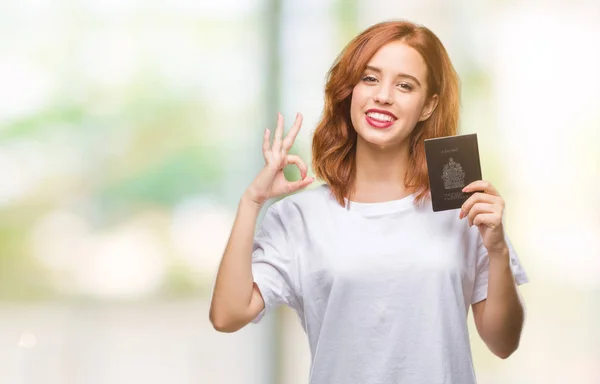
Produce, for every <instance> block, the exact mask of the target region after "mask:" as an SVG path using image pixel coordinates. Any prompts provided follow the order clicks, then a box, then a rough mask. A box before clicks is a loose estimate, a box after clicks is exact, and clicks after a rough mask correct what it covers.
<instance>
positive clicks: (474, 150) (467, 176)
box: [425, 133, 481, 212]
mask: <svg viewBox="0 0 600 384" xmlns="http://www.w3.org/2000/svg"><path fill="white" fill-rule="evenodd" d="M425 157H426V159H427V172H428V174H429V185H430V189H431V203H432V206H433V211H434V212H439V211H447V210H449V209H457V208H460V207H461V206H462V205H463V203H464V202H465V201H466V200H467V199H468V198H469V197H470V196H471V195H472V194H473V193H475V192H469V193H465V192H463V191H462V189H463V188H464V187H465V186H467V185H469V184H470V183H472V182H473V181H476V180H481V164H480V161H479V148H478V146H477V134H476V133H472V134H466V135H456V136H446V137H437V138H433V139H426V140H425Z"/></svg>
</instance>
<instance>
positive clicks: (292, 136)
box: [283, 113, 302, 153]
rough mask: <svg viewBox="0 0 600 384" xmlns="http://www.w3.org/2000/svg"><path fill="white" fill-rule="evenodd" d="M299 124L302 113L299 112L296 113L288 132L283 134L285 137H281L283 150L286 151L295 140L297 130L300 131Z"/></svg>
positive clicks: (300, 124) (300, 123)
mask: <svg viewBox="0 0 600 384" xmlns="http://www.w3.org/2000/svg"><path fill="white" fill-rule="evenodd" d="M301 126H302V115H301V114H300V113H298V114H297V115H296V120H295V121H294V125H292V128H291V129H290V131H289V132H288V134H287V135H286V136H285V139H283V150H284V151H285V153H288V151H289V150H290V148H292V145H293V144H294V141H295V140H296V136H298V132H300V127H301Z"/></svg>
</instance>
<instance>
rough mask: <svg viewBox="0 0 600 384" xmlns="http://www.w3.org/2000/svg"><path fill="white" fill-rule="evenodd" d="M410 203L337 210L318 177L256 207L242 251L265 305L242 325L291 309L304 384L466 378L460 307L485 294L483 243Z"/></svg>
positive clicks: (468, 382) (522, 277) (521, 278)
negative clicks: (247, 251)
mask: <svg viewBox="0 0 600 384" xmlns="http://www.w3.org/2000/svg"><path fill="white" fill-rule="evenodd" d="M413 201H414V195H410V196H408V197H405V198H403V199H400V200H394V201H389V202H383V203H356V202H350V204H349V205H347V207H343V206H341V205H340V204H339V203H338V202H337V201H336V200H335V198H334V197H333V196H332V195H331V193H330V190H329V187H328V186H327V185H322V186H319V187H317V188H315V189H312V190H305V191H302V192H300V193H297V194H295V195H292V196H288V197H286V198H284V199H282V200H280V201H278V202H277V203H275V204H273V205H272V206H270V207H269V208H268V209H267V212H266V213H265V216H264V219H263V221H262V223H261V225H260V227H259V231H258V232H257V234H256V237H255V242H254V251H253V254H252V273H253V276H254V281H255V282H256V284H257V285H258V287H259V289H260V291H261V294H262V296H263V298H264V301H265V309H264V310H263V311H262V312H261V313H260V314H259V315H258V316H257V317H256V318H255V319H254V320H253V322H254V323H258V322H259V321H260V319H261V318H262V317H263V315H264V314H265V312H267V311H269V310H270V309H272V308H274V307H276V306H278V305H280V304H286V305H288V306H289V307H291V308H293V309H294V310H295V311H296V313H297V314H298V316H299V318H300V321H301V322H302V326H303V328H304V330H305V331H306V334H307V335H308V340H309V345H310V350H311V356H312V363H311V371H310V383H311V384H396V383H402V384H442V383H444V384H456V383H460V384H472V383H475V382H476V380H475V374H474V371H473V363H472V357H471V348H470V345H469V335H468V329H467V315H468V311H469V306H470V305H471V304H474V303H477V302H479V301H481V300H484V299H485V298H486V297H487V283H488V270H489V259H488V256H487V250H486V248H485V246H483V242H482V237H481V235H480V234H479V231H478V229H477V227H476V226H473V227H469V225H468V221H467V220H468V219H466V218H465V219H462V220H460V219H459V218H458V210H450V211H443V212H433V211H432V208H431V202H426V203H425V204H424V205H421V206H415V205H414V204H413ZM507 242H508V244H509V248H510V259H511V260H510V265H511V268H512V271H513V274H514V277H515V280H516V282H517V284H521V283H525V282H527V281H528V279H527V275H526V273H525V271H524V270H523V268H522V267H521V265H520V263H519V260H518V258H517V254H516V253H515V251H514V249H513V247H512V245H511V244H510V241H509V240H508V238H507Z"/></svg>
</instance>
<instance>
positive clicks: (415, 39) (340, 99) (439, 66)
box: [312, 21, 459, 206]
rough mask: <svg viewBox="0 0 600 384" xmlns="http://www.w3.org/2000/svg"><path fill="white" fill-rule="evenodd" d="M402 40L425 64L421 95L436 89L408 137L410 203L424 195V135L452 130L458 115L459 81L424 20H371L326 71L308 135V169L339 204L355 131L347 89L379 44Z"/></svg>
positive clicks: (352, 168) (347, 185)
mask: <svg viewBox="0 0 600 384" xmlns="http://www.w3.org/2000/svg"><path fill="white" fill-rule="evenodd" d="M395 41H402V42H403V43H405V44H407V45H408V46H410V47H412V48H413V49H415V50H416V51H417V52H419V53H420V54H421V56H422V57H423V59H424V61H425V63H426V64H427V89H428V95H427V97H431V96H433V95H435V94H437V95H438V104H437V107H436V108H435V110H434V112H433V114H432V115H431V116H430V117H429V118H428V119H427V120H425V121H420V122H418V123H417V125H416V126H415V128H414V129H413V131H412V132H411V134H410V136H409V137H408V139H409V140H410V151H409V166H408V171H407V173H406V177H405V180H404V182H405V184H406V187H407V188H408V189H409V190H411V191H412V192H413V193H415V194H416V195H415V204H419V203H421V202H422V201H423V200H424V199H425V198H426V197H428V196H429V190H430V186H429V177H428V174H427V162H426V158H425V146H424V140H425V139H429V138H434V137H442V136H452V135H456V133H457V129H458V117H459V81H458V76H457V74H456V71H455V69H454V67H453V66H452V63H451V62H450V57H449V56H448V53H447V52H446V49H445V48H444V46H443V45H442V43H441V41H440V40H439V39H438V37H437V36H436V35H435V34H434V33H433V32H431V31H430V30H429V29H427V28H426V27H424V26H420V25H417V24H413V23H411V22H407V21H387V22H383V23H379V24H375V25H373V26H371V27H369V28H368V29H366V30H365V31H363V32H362V33H361V34H360V35H358V36H357V37H356V38H354V40H352V41H351V42H350V43H349V44H348V45H347V46H346V47H345V48H344V49H343V50H342V52H341V53H340V55H339V56H338V57H337V59H336V60H335V62H334V64H333V66H332V67H331V69H330V70H329V72H328V74H327V83H326V86H325V105H324V108H323V114H322V117H321V120H320V122H319V124H318V125H317V128H316V130H315V132H314V134H313V139H312V159H313V164H312V166H313V169H314V171H315V175H316V176H317V178H319V179H321V180H323V181H325V182H326V183H327V184H328V185H329V187H330V189H331V191H332V193H333V195H334V196H335V198H336V200H337V201H338V202H339V203H340V205H342V206H344V205H345V204H344V197H348V198H350V196H349V195H350V194H351V193H352V192H353V188H354V182H355V178H356V163H355V161H356V141H357V133H356V130H355V129H354V127H353V126H352V121H351V120H350V102H351V99H352V90H353V89H354V86H355V85H356V84H357V83H358V82H359V81H360V78H361V76H362V73H363V71H364V70H365V68H366V66H367V64H368V62H369V60H370V59H371V57H373V55H374V54H375V53H376V52H377V51H378V50H379V49H380V48H381V47H383V46H384V45H386V44H388V43H391V42H395Z"/></svg>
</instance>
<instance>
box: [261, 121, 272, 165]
mask: <svg viewBox="0 0 600 384" xmlns="http://www.w3.org/2000/svg"><path fill="white" fill-rule="evenodd" d="M270 149H271V131H270V130H269V128H267V129H265V134H264V135H263V144H262V150H263V157H264V158H265V160H267V152H269V150H270Z"/></svg>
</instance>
